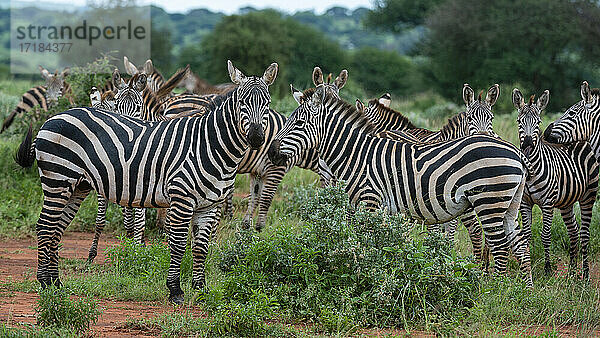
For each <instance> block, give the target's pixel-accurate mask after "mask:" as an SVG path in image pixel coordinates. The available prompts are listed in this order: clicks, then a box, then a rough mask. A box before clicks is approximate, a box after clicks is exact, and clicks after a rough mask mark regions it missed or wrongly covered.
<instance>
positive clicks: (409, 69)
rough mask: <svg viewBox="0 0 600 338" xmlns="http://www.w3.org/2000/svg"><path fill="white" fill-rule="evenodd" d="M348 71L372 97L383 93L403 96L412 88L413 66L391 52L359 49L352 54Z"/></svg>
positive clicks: (370, 48) (368, 48)
mask: <svg viewBox="0 0 600 338" xmlns="http://www.w3.org/2000/svg"><path fill="white" fill-rule="evenodd" d="M348 71H349V73H350V76H352V78H354V79H357V81H358V83H360V85H361V86H362V87H363V88H364V89H365V90H367V91H368V92H370V93H371V94H373V95H380V94H383V93H385V92H392V93H396V94H399V95H405V94H406V93H407V92H408V91H409V90H410V89H411V88H413V86H412V84H413V76H414V67H413V64H412V63H411V61H410V59H409V58H408V57H406V56H402V55H399V54H398V53H396V52H393V51H384V50H380V49H376V48H373V47H365V48H361V49H359V50H357V51H356V52H354V55H353V57H352V62H351V63H350V68H349V69H348Z"/></svg>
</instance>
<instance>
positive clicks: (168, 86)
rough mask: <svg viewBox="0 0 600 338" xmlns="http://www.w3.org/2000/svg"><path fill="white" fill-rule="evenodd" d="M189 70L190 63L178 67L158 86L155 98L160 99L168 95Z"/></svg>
mask: <svg viewBox="0 0 600 338" xmlns="http://www.w3.org/2000/svg"><path fill="white" fill-rule="evenodd" d="M189 70H190V65H187V66H185V68H180V69H178V70H177V72H175V74H173V76H171V77H170V78H169V79H168V80H167V81H166V82H165V83H164V84H163V85H162V86H160V88H159V89H158V90H157V91H156V98H157V99H158V100H159V101H160V100H162V99H163V98H164V97H166V96H167V95H169V94H170V93H171V92H172V91H173V89H175V87H177V85H178V84H179V82H181V81H182V80H183V79H184V78H185V76H186V74H187V73H188V71H189Z"/></svg>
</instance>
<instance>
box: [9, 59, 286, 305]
mask: <svg viewBox="0 0 600 338" xmlns="http://www.w3.org/2000/svg"><path fill="white" fill-rule="evenodd" d="M228 66H229V74H230V77H231V79H232V81H233V82H234V83H236V84H238V85H239V87H238V88H237V89H236V90H235V91H233V92H231V93H230V95H229V96H228V98H227V99H225V100H224V101H223V103H222V104H221V105H220V106H219V108H218V109H216V110H214V111H212V112H211V113H209V114H206V115H204V116H203V117H200V118H197V117H188V118H180V119H175V120H171V121H161V122H147V121H142V120H139V119H134V118H131V117H128V116H122V115H118V114H113V113H107V112H101V111H96V110H95V109H93V108H89V109H88V108H77V109H71V110H68V111H66V112H63V113H60V114H57V115H56V116H54V117H52V118H50V119H49V120H48V121H46V123H45V124H44V125H43V126H42V128H41V129H40V132H39V133H38V135H37V138H36V139H35V141H34V145H35V146H34V147H33V148H31V145H30V144H31V131H30V133H29V134H28V137H26V139H25V140H24V142H23V143H22V144H21V146H20V148H19V151H18V153H17V156H16V161H17V163H19V164H20V165H22V166H25V167H27V166H31V165H32V164H33V162H34V160H35V159H37V161H38V168H39V169H40V170H39V172H40V180H41V183H42V189H43V193H44V203H43V206H42V211H41V213H40V218H39V220H38V223H37V226H36V229H37V236H38V271H37V278H38V280H39V281H40V283H41V284H42V286H46V285H48V284H60V281H59V276H58V244H59V242H60V238H61V236H62V234H63V233H64V230H65V228H66V227H67V226H68V225H69V223H71V221H72V219H73V217H74V216H75V213H76V212H77V210H78V209H79V206H80V205H81V202H82V201H83V199H84V198H85V197H86V196H87V194H88V193H89V192H90V191H91V190H92V189H94V190H96V191H97V192H98V193H100V194H101V195H103V196H104V197H106V198H107V199H108V200H109V201H111V202H114V203H117V204H119V205H122V206H128V207H138V208H158V207H161V208H166V207H169V208H170V209H169V213H168V224H169V248H170V252H171V263H170V266H169V273H168V277H167V286H168V288H169V290H170V297H169V298H170V300H171V301H173V302H176V303H181V302H182V301H183V291H182V290H181V287H180V282H179V280H180V276H179V274H180V264H181V259H182V258H183V254H184V252H185V247H186V239H187V234H188V227H189V224H190V221H191V222H192V237H193V240H192V253H193V256H194V267H193V270H194V275H193V285H194V287H196V288H198V287H203V286H204V283H205V281H204V260H205V258H206V254H207V251H208V242H209V239H210V235H211V229H212V228H213V227H214V225H215V223H216V222H217V218H218V217H219V215H218V208H217V206H219V205H220V204H221V203H222V202H223V200H224V199H225V198H226V196H227V195H228V194H229V192H230V191H231V189H233V183H234V180H235V175H236V173H237V167H238V164H239V163H240V161H241V160H242V158H243V156H244V154H245V153H246V150H247V149H248V146H251V147H253V148H259V147H260V146H262V144H263V143H264V132H263V130H264V126H265V124H266V119H265V118H264V117H265V113H266V112H267V111H268V107H269V103H270V95H269V92H268V86H269V85H270V84H272V83H273V81H274V80H275V77H276V74H277V64H275V63H274V64H272V65H271V66H270V67H269V68H267V70H266V71H265V74H264V75H263V76H262V77H254V76H251V77H246V76H245V75H244V74H243V73H242V72H241V71H239V70H238V69H236V68H235V67H234V66H233V64H231V62H229V64H228ZM30 149H31V150H30Z"/></svg>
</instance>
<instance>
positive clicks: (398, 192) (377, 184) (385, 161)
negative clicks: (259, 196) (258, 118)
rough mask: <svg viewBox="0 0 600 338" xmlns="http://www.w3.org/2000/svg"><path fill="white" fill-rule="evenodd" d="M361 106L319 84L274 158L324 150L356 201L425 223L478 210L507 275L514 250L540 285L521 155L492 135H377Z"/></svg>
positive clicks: (294, 118) (279, 140)
mask: <svg viewBox="0 0 600 338" xmlns="http://www.w3.org/2000/svg"><path fill="white" fill-rule="evenodd" d="M371 128H372V125H371V124H370V123H369V122H368V120H367V119H366V118H365V117H364V115H362V114H361V113H359V112H358V111H357V110H356V109H355V108H354V107H352V106H350V105H349V104H347V103H345V102H343V101H342V100H339V99H337V98H335V97H332V96H331V95H327V94H326V93H325V92H324V91H323V90H321V89H317V91H316V92H315V94H314V95H313V96H312V97H311V98H307V99H306V100H305V101H304V103H303V104H302V105H300V106H299V107H298V108H297V109H296V110H295V111H294V113H292V115H291V116H290V117H289V118H288V120H287V122H286V124H285V126H284V128H283V129H282V130H281V131H280V132H279V134H278V135H277V137H276V140H275V141H274V143H275V147H278V149H274V150H273V151H272V152H270V157H271V160H272V161H274V163H276V164H279V163H284V162H285V161H286V160H287V158H288V157H289V156H296V154H298V153H300V152H302V151H305V150H306V149H310V148H313V147H316V148H317V149H318V152H319V156H320V158H321V159H323V160H324V161H325V162H326V163H327V165H328V167H329V168H331V169H332V171H333V173H334V174H335V175H336V176H337V177H338V178H340V179H342V180H344V181H346V182H347V186H346V191H347V192H348V194H349V197H350V200H351V203H352V204H353V205H354V206H356V205H358V204H359V203H360V202H364V203H365V204H366V206H367V207H368V208H371V209H373V208H380V207H381V208H384V209H386V210H387V211H388V212H392V213H404V214H406V215H407V216H409V217H411V218H413V219H417V220H422V221H423V222H425V223H428V224H429V223H440V222H446V221H449V220H452V219H454V218H456V217H457V216H459V215H461V214H462V213H463V212H464V211H465V210H466V209H467V208H469V207H471V208H473V209H474V210H475V212H476V213H477V214H478V216H479V219H480V221H481V223H482V225H483V229H484V231H485V234H486V239H487V240H488V242H489V245H490V247H491V250H492V254H493V256H494V259H495V262H496V268H497V269H498V271H499V272H504V271H506V264H507V259H508V252H509V249H512V251H513V253H514V254H515V256H516V257H517V259H518V260H519V261H520V263H521V268H522V270H523V271H524V272H525V273H526V283H527V285H528V286H532V279H531V266H530V257H529V248H528V243H527V241H526V239H525V238H524V237H523V236H522V234H521V230H520V229H519V227H518V225H517V215H518V210H519V205H520V203H521V197H522V194H523V190H524V187H525V172H526V171H525V169H524V167H523V164H522V162H521V155H520V153H519V151H518V150H517V149H515V148H514V147H513V146H512V145H511V144H509V143H507V142H504V141H502V140H499V139H497V138H494V137H490V136H487V135H477V136H469V137H465V138H460V139H456V140H453V141H448V142H440V143H436V144H426V145H417V144H411V143H401V142H396V141H393V140H389V139H384V138H378V137H373V136H371V134H370V131H371V130H370V129H371Z"/></svg>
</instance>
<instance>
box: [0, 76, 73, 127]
mask: <svg viewBox="0 0 600 338" xmlns="http://www.w3.org/2000/svg"><path fill="white" fill-rule="evenodd" d="M39 68H40V72H41V74H42V77H43V78H44V80H45V81H46V83H45V84H44V85H43V86H36V87H33V88H31V89H29V90H28V91H27V92H25V94H23V96H22V97H21V101H19V103H18V104H17V107H16V108H15V109H14V110H13V111H12V112H11V113H10V114H9V115H8V116H7V117H6V119H4V122H3V123H2V127H1V128H0V133H2V132H4V131H5V130H6V129H8V128H9V127H10V126H11V125H12V123H13V122H14V121H15V119H18V118H22V117H23V116H24V115H25V114H27V113H28V112H30V111H32V110H33V109H34V108H35V107H39V108H40V109H42V110H43V111H44V112H46V111H48V109H49V108H52V107H53V106H55V105H56V103H57V102H58V99H59V98H60V97H61V96H63V95H64V96H65V97H66V98H67V99H68V100H69V102H70V103H71V104H73V98H72V90H71V86H70V85H69V84H68V83H67V82H66V81H65V77H66V76H67V75H68V73H69V68H65V69H64V70H63V71H62V72H61V73H60V74H58V72H54V74H51V73H50V72H49V71H48V70H47V69H45V68H43V67H42V66H39Z"/></svg>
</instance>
